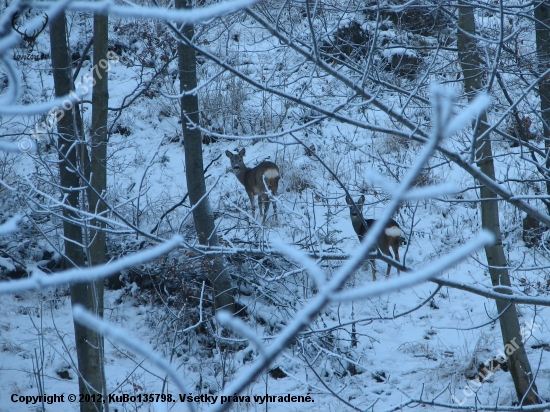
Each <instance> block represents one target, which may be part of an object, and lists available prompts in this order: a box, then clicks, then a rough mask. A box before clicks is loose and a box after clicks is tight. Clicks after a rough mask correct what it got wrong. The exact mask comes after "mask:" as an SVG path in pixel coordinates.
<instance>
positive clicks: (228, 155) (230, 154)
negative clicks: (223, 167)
mask: <svg viewBox="0 0 550 412" xmlns="http://www.w3.org/2000/svg"><path fill="white" fill-rule="evenodd" d="M225 155H226V156H227V157H229V158H230V159H231V158H233V153H231V152H230V151H229V150H226V151H225Z"/></svg>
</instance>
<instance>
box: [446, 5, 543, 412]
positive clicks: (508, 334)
mask: <svg viewBox="0 0 550 412" xmlns="http://www.w3.org/2000/svg"><path fill="white" fill-rule="evenodd" d="M459 3H460V2H459ZM473 12H474V9H473V8H471V7H459V15H458V27H459V29H461V30H459V31H458V38H457V46H458V57H459V60H460V64H461V67H462V73H463V75H464V88H465V91H466V94H467V95H468V99H469V100H472V99H473V98H474V97H475V93H476V92H478V91H481V90H482V79H483V72H482V65H481V59H480V57H479V54H478V53H477V51H476V50H477V44H476V41H475V39H474V38H472V37H470V36H468V35H467V34H464V32H465V33H472V34H475V18H474V14H473ZM487 124H488V123H487V115H486V114H485V113H484V114H483V115H482V116H481V117H480V119H479V124H478V128H477V129H476V130H475V134H474V137H475V138H476V142H477V143H476V149H477V153H478V156H479V158H478V159H477V160H476V162H477V165H478V166H479V168H480V169H481V171H482V172H483V173H485V174H486V175H487V176H488V177H490V178H491V179H493V180H494V179H495V168H494V164H493V155H492V148H491V140H490V137H489V136H486V137H484V138H483V139H482V140H479V139H477V138H478V136H481V135H482V134H483V133H484V132H485V131H486V130H487V129H488V127H487V126H485V125H487ZM480 197H481V200H482V202H481V203H480V204H481V224H482V226H483V228H485V229H488V230H490V231H491V232H493V234H494V235H495V238H496V241H495V243H494V244H493V245H491V246H486V247H485V254H486V256H487V263H488V265H489V273H490V275H491V282H492V284H493V286H498V285H502V286H505V287H509V286H510V277H509V276H508V270H507V269H506V267H507V266H508V265H507V262H506V256H505V255H504V250H503V248H502V235H501V233H500V221H499V210H498V201H497V200H485V201H484V199H494V198H496V197H497V196H496V195H495V194H494V193H493V192H491V191H490V190H489V189H487V188H486V187H485V186H481V188H480ZM497 290H498V289H497ZM499 292H501V293H511V292H510V291H509V289H507V288H503V289H502V290H499ZM496 306H497V310H498V312H499V313H502V312H504V310H505V309H506V307H507V306H508V304H507V303H506V302H504V301H500V300H496ZM500 328H501V331H502V340H503V343H504V347H505V352H506V355H508V356H507V361H508V367H509V370H510V373H511V374H512V379H513V380H514V385H515V388H516V394H517V397H518V401H519V402H522V405H535V404H538V403H540V400H539V397H538V395H537V393H538V391H537V386H536V384H535V382H534V378H533V374H532V372H531V365H530V364H529V359H528V358H527V354H526V353H525V346H524V345H523V341H522V337H521V333H520V326H519V320H518V315H517V312H516V306H515V305H510V307H509V308H508V310H506V312H505V313H504V314H503V315H502V316H501V317H500Z"/></svg>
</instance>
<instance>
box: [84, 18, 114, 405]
mask: <svg viewBox="0 0 550 412" xmlns="http://www.w3.org/2000/svg"><path fill="white" fill-rule="evenodd" d="M108 33H109V17H108V16H107V15H98V14H96V15H94V54H93V59H94V61H93V67H97V70H96V69H94V73H93V74H94V78H95V80H96V84H95V86H94V88H93V91H92V128H91V132H90V134H91V136H90V142H91V147H90V151H89V155H90V166H89V171H90V172H91V173H90V175H88V177H89V181H90V185H91V187H90V188H89V190H88V191H87V193H88V206H89V208H90V212H91V213H98V214H99V213H103V212H105V211H106V210H107V206H106V205H105V203H103V202H102V201H100V199H99V197H98V195H97V194H99V195H102V196H105V192H106V191H107V114H108V107H109V82H108V79H109V76H108V66H107V64H106V63H107V62H108V59H107V52H108ZM102 66H103V67H105V68H102ZM96 74H97V75H96ZM92 189H93V190H92ZM92 225H93V226H99V227H105V223H103V222H102V221H100V220H92ZM89 233H90V235H89V242H90V243H89V246H88V247H89V249H88V255H89V262H90V265H91V266H96V265H100V264H103V263H105V261H106V255H107V244H106V236H105V232H102V231H95V230H90V231H89ZM104 289H105V288H104V282H103V281H98V282H95V290H96V291H97V297H96V298H97V315H98V316H99V317H103V306H104ZM99 348H100V354H101V362H100V367H101V377H102V380H103V382H104V385H103V389H104V393H103V397H104V399H105V402H107V400H108V397H107V392H106V379H105V361H104V359H105V350H104V339H103V336H100V342H99ZM105 409H106V410H108V409H109V407H108V403H105Z"/></svg>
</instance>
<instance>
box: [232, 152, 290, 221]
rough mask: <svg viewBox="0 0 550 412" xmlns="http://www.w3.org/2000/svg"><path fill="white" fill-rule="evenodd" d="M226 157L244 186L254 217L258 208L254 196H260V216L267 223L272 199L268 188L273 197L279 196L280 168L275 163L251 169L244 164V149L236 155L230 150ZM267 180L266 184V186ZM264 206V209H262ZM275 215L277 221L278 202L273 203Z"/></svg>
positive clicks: (261, 164)
mask: <svg viewBox="0 0 550 412" xmlns="http://www.w3.org/2000/svg"><path fill="white" fill-rule="evenodd" d="M225 155H226V156H227V157H229V159H230V160H231V170H232V171H233V173H235V176H237V179H239V182H241V184H242V185H243V186H244V189H245V190H246V193H247V194H248V198H249V199H250V205H251V206H252V216H254V217H255V215H256V207H255V206H254V196H258V207H259V209H260V216H263V220H262V222H264V223H265V219H266V216H267V211H268V210H269V205H270V203H271V199H270V198H269V195H268V193H267V192H266V186H267V189H268V191H269V192H271V194H272V196H277V189H278V188H279V178H280V173H279V168H278V167H277V165H276V164H275V163H273V162H267V161H266V162H261V163H260V164H259V165H258V166H256V167H253V168H252V169H249V168H248V167H246V165H245V164H244V160H243V158H244V155H245V149H242V150H241V151H240V152H239V153H237V154H234V153H231V152H230V151H229V150H226V151H225ZM264 179H265V184H264ZM262 206H263V207H262ZM273 214H274V215H275V220H277V202H273Z"/></svg>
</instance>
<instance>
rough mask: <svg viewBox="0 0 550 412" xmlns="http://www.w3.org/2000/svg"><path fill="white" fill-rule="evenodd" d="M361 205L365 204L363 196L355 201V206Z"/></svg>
mask: <svg viewBox="0 0 550 412" xmlns="http://www.w3.org/2000/svg"><path fill="white" fill-rule="evenodd" d="M363 203H365V195H361V197H360V198H359V200H358V201H357V204H359V205H362V204H363Z"/></svg>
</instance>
